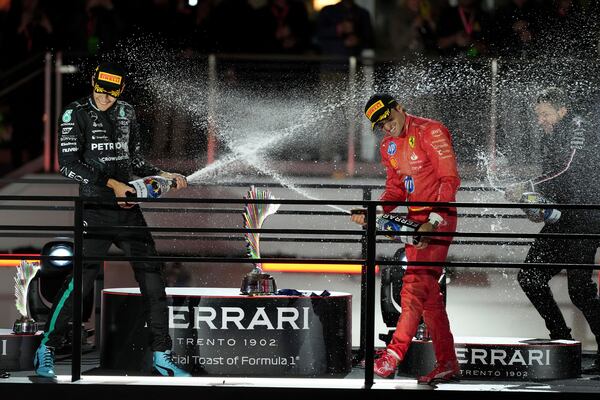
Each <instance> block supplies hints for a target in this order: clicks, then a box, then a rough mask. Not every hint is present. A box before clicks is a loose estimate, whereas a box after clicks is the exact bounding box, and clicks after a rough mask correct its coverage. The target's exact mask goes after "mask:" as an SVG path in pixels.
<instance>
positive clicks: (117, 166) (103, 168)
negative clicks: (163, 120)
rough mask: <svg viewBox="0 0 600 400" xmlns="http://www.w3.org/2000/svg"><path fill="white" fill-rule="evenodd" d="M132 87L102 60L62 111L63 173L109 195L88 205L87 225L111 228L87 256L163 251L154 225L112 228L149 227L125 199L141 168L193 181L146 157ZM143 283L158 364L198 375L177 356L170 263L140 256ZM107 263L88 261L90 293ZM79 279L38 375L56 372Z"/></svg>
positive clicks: (96, 236) (63, 300) (57, 307)
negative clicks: (85, 88)
mask: <svg viewBox="0 0 600 400" xmlns="http://www.w3.org/2000/svg"><path fill="white" fill-rule="evenodd" d="M124 86H125V73H124V71H123V69H122V68H121V67H120V66H119V65H118V64H114V63H106V62H105V63H101V64H100V65H99V66H98V68H96V72H95V73H94V76H93V78H92V87H93V92H92V94H91V95H90V96H88V97H85V98H83V99H81V100H79V101H75V102H73V103H71V104H69V105H68V106H67V107H66V108H65V111H64V112H63V114H62V121H61V124H60V130H59V133H60V137H59V146H58V154H59V164H60V172H61V173H62V174H63V175H64V176H66V177H68V178H71V179H74V180H76V181H77V182H79V183H80V186H79V193H80V195H81V196H87V197H103V198H105V199H106V200H107V203H96V204H90V205H87V206H86V208H85V209H84V213H83V218H84V224H85V225H86V226H90V227H91V226H96V227H98V226H100V227H102V226H104V227H107V230H103V231H94V232H90V233H87V234H85V236H84V239H83V254H84V255H85V256H86V257H103V256H105V255H106V254H107V253H108V250H109V248H110V246H111V245H112V244H113V243H115V244H116V245H117V246H118V247H120V248H121V249H122V250H123V251H124V252H125V253H126V254H127V256H133V257H148V256H154V255H156V249H155V245H154V240H153V239H152V236H151V235H150V233H149V232H148V231H129V230H124V231H114V230H109V229H108V227H115V226H117V227H118V226H138V227H146V226H147V225H146V221H145V219H144V216H143V214H142V211H141V209H140V207H139V206H138V205H136V204H134V203H129V202H118V203H117V201H116V200H115V198H116V197H126V195H127V193H134V192H135V190H134V189H133V188H132V187H131V186H129V185H128V182H129V181H131V180H132V179H133V176H134V174H135V175H138V176H147V175H160V176H163V177H165V178H168V179H173V180H175V182H176V184H177V186H176V189H181V188H184V187H186V186H187V182H186V179H185V177H183V176H182V175H179V174H173V173H169V172H163V171H161V170H160V169H158V168H156V167H154V166H152V165H150V164H149V163H148V162H147V161H146V160H144V158H143V156H142V154H141V152H140V141H141V138H140V132H139V128H138V125H137V121H136V117H135V111H134V109H133V107H132V106H131V105H130V104H128V103H126V102H124V101H122V100H118V97H119V96H120V95H121V93H122V91H123V88H124ZM132 267H133V270H134V274H135V279H136V280H137V282H138V283H139V285H140V291H141V294H142V298H143V304H144V312H145V316H146V321H147V324H148V327H149V329H150V332H151V334H152V343H151V348H152V352H153V367H154V369H155V370H156V371H158V372H159V373H160V374H162V375H168V376H190V374H189V373H188V372H186V371H184V370H182V369H181V368H179V367H178V366H177V365H175V363H174V362H173V358H172V354H171V345H172V343H171V338H170V336H169V324H168V313H167V299H166V294H165V280H164V273H163V269H164V266H163V264H162V263H156V262H148V261H140V262H132ZM99 269H100V263H99V262H89V263H85V264H84V266H83V288H82V295H83V296H85V295H86V294H88V293H89V292H90V291H91V290H92V289H93V283H94V279H95V277H96V275H97V274H98V272H99ZM72 291H73V279H72V277H71V276H69V277H68V278H67V279H66V281H65V283H64V284H63V287H62V289H61V291H60V292H59V294H58V296H57V298H56V300H55V301H54V303H53V305H52V311H51V313H50V316H49V318H48V322H47V323H46V326H45V333H44V336H43V338H42V342H41V344H40V346H39V348H38V349H37V351H36V354H35V358H34V366H35V370H36V374H37V375H38V376H42V377H46V378H54V377H55V376H56V375H55V372H54V349H55V348H56V347H59V346H60V345H62V342H63V340H64V337H65V335H66V333H67V330H68V328H69V321H70V320H71V318H72V313H73V309H72V296H71V294H72Z"/></svg>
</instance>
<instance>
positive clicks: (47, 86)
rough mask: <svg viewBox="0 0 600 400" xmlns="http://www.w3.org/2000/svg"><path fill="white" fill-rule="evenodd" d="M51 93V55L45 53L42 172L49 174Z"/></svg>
mask: <svg viewBox="0 0 600 400" xmlns="http://www.w3.org/2000/svg"><path fill="white" fill-rule="evenodd" d="M51 92H52V54H51V53H50V52H46V55H45V57H44V115H43V116H42V121H43V123H44V172H50V165H51V163H52V127H51V125H50V113H51V112H52V110H51V109H52V104H51V100H50V96H51Z"/></svg>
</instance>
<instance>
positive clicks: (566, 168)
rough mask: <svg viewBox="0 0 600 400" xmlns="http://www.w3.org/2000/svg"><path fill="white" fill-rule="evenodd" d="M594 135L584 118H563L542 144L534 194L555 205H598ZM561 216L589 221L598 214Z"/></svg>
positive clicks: (571, 212) (572, 212)
mask: <svg viewBox="0 0 600 400" xmlns="http://www.w3.org/2000/svg"><path fill="white" fill-rule="evenodd" d="M596 135H597V132H595V130H594V129H592V126H591V125H590V124H589V123H588V122H587V121H586V120H585V119H584V118H582V117H580V116H577V115H573V114H572V113H568V114H567V115H566V116H565V117H563V119H562V120H561V121H560V122H559V123H558V124H557V125H556V126H555V127H554V130H553V132H552V134H551V135H550V136H549V137H547V138H545V139H544V140H543V141H542V168H543V174H542V175H540V176H538V177H536V178H534V179H532V180H531V181H532V183H533V188H534V190H535V191H536V192H539V193H541V194H542V195H544V196H545V197H546V198H547V199H548V200H550V201H552V202H554V203H573V204H590V203H598V202H599V201H598V193H600V192H599V188H600V185H599V184H598V183H599V182H598V179H596V177H595V176H594V175H595V171H596V170H597V165H598V160H599V157H598V151H599V150H600V149H599V147H598V140H597V139H596ZM561 212H562V213H563V215H562V216H561V220H566V219H567V218H568V219H573V218H574V219H576V220H579V219H580V218H585V219H588V218H591V217H592V216H593V215H594V214H597V212H589V211H587V212H584V211H581V210H561ZM594 219H596V218H594ZM578 222H579V223H580V222H582V221H578ZM588 222H592V221H588ZM596 222H600V221H596Z"/></svg>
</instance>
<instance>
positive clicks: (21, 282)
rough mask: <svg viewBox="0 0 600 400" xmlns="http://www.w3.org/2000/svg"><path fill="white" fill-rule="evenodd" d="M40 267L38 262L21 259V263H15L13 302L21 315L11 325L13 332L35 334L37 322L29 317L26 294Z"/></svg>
mask: <svg viewBox="0 0 600 400" xmlns="http://www.w3.org/2000/svg"><path fill="white" fill-rule="evenodd" d="M39 269H40V263H39V262H37V261H35V262H28V261H27V260H21V264H19V265H17V275H16V276H15V298H16V299H15V304H16V306H17V311H19V314H21V317H20V318H19V319H17V320H16V321H15V323H14V325H13V332H14V333H15V334H17V335H20V334H35V333H36V332H37V330H38V326H37V322H35V320H34V319H33V318H31V317H29V311H28V309H27V294H28V292H29V284H30V283H31V280H32V279H33V278H34V277H35V274H37V272H38V271H39Z"/></svg>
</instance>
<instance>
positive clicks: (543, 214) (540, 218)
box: [520, 192, 561, 224]
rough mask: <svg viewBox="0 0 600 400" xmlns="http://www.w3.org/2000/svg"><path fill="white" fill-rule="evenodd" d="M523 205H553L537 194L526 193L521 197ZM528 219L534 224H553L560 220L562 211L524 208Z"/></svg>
mask: <svg viewBox="0 0 600 400" xmlns="http://www.w3.org/2000/svg"><path fill="white" fill-rule="evenodd" d="M520 202H521V203H530V204H531V203H541V204H548V203H552V202H551V201H550V200H548V199H547V198H545V197H544V196H542V195H541V194H539V193H537V192H525V193H523V194H522V195H521V200H520ZM522 210H523V212H524V213H525V215H527V218H528V219H529V220H530V221H532V222H544V223H546V224H553V223H555V222H556V221H558V220H559V219H560V215H561V213H560V210H557V209H555V208H523V209H522Z"/></svg>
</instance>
